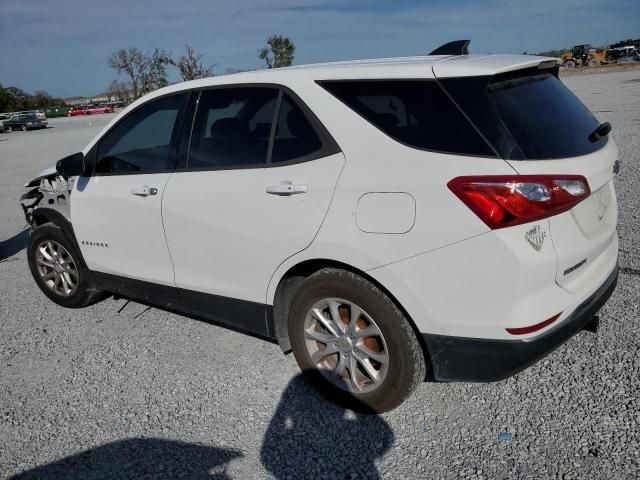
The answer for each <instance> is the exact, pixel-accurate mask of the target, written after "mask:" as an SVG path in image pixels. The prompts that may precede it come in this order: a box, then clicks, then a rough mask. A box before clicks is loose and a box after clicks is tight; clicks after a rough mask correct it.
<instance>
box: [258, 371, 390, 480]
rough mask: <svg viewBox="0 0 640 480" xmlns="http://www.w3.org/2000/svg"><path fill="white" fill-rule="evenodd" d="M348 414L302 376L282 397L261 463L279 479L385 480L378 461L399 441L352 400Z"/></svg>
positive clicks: (263, 447) (270, 428)
mask: <svg viewBox="0 0 640 480" xmlns="http://www.w3.org/2000/svg"><path fill="white" fill-rule="evenodd" d="M349 404H350V407H351V408H353V409H354V410H357V411H358V412H359V413H356V412H354V411H353V410H350V409H346V408H344V407H341V406H339V405H336V404H335V403H333V402H330V401H329V400H327V399H325V398H324V396H323V395H322V394H321V393H320V392H319V391H318V390H317V388H315V387H314V385H312V384H311V382H310V381H309V380H308V379H307V378H305V377H304V376H303V375H298V376H296V377H295V378H294V379H293V380H291V382H290V383H289V385H287V388H286V389H285V391H284V393H283V394H282V398H281V399H280V403H279V404H278V407H277V409H276V413H275V414H274V416H273V418H272V419H271V422H270V423H269V427H268V428H267V432H266V433H265V436H264V439H263V442H262V449H261V451H260V460H261V462H262V464H263V465H264V467H265V468H266V469H267V471H269V473H271V474H272V475H273V476H274V477H275V478H277V479H285V478H331V479H334V478H335V479H350V478H370V479H378V478H381V475H380V473H379V472H378V470H377V469H376V466H375V463H374V462H375V461H376V460H378V459H380V457H382V456H383V455H384V454H385V452H386V451H387V450H388V449H389V448H390V447H391V445H392V444H393V441H394V434H393V430H392V429H391V427H390V426H389V424H388V423H387V422H386V421H385V420H384V419H383V418H382V417H380V416H379V415H376V414H375V413H370V412H369V413H368V412H367V408H366V407H365V406H364V405H363V404H358V402H357V401H356V400H355V399H353V400H351V399H350V400H349Z"/></svg>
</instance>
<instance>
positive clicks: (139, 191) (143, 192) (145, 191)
mask: <svg viewBox="0 0 640 480" xmlns="http://www.w3.org/2000/svg"><path fill="white" fill-rule="evenodd" d="M131 193H132V194H134V195H138V196H139V197H148V196H149V195H157V194H158V189H157V188H154V187H149V186H147V185H142V186H141V187H136V188H134V189H133V190H131Z"/></svg>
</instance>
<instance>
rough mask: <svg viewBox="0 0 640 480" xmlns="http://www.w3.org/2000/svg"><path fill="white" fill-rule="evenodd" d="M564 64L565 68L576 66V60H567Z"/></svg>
mask: <svg viewBox="0 0 640 480" xmlns="http://www.w3.org/2000/svg"><path fill="white" fill-rule="evenodd" d="M562 66H563V67H564V68H576V62H574V61H573V60H567V61H566V62H564V64H563V65H562Z"/></svg>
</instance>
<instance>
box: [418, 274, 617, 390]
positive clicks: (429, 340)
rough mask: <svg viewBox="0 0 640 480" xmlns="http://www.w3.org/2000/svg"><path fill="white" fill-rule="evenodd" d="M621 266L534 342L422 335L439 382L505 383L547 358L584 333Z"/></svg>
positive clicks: (614, 283)
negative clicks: (581, 331) (582, 331)
mask: <svg viewBox="0 0 640 480" xmlns="http://www.w3.org/2000/svg"><path fill="white" fill-rule="evenodd" d="M617 282H618V267H617V266H616V268H615V269H614V270H613V272H612V273H611V275H609V277H608V278H607V280H606V281H605V282H604V283H603V284H602V285H601V286H600V287H599V288H598V290H596V292H595V293H594V294H593V295H591V297H589V298H588V299H587V300H586V301H584V302H583V303H582V304H580V305H579V306H578V307H577V308H576V309H575V311H574V312H573V313H572V314H571V315H570V316H569V317H568V318H566V319H565V320H564V321H562V323H561V324H559V325H558V326H556V327H555V328H552V329H550V330H548V331H547V332H545V333H544V334H542V335H540V336H539V337H536V338H535V339H533V340H528V341H524V340H491V339H482V338H463V337H451V336H443V335H431V334H422V336H423V338H424V341H425V344H426V345H427V348H428V350H429V354H430V356H431V364H432V365H433V372H434V376H435V379H436V380H438V381H444V382H451V381H469V382H493V381H497V380H503V379H505V378H507V377H510V376H511V375H514V374H515V373H518V372H519V371H521V370H524V369H525V368H527V367H528V366H529V365H531V364H533V363H535V362H536V361H538V360H539V359H540V358H542V357H544V356H545V355H547V354H548V353H550V352H551V351H553V350H554V349H555V348H557V347H558V346H560V345H561V344H562V343H564V342H565V341H567V340H568V339H569V338H570V337H572V336H573V335H575V334H576V333H577V332H579V331H580V330H582V329H583V328H584V327H585V325H587V324H588V323H589V322H590V321H591V320H592V319H593V317H594V316H595V314H596V313H597V312H598V310H600V308H601V307H602V306H603V305H604V304H605V303H606V301H607V300H608V299H609V297H610V296H611V294H612V293H613V291H614V290H615V288H616V284H617Z"/></svg>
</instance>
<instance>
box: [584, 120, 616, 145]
mask: <svg viewBox="0 0 640 480" xmlns="http://www.w3.org/2000/svg"><path fill="white" fill-rule="evenodd" d="M610 131H611V124H610V123H609V122H604V123H601V124H600V125H598V128H596V129H595V130H594V131H593V132H591V135H589V141H590V142H591V143H595V142H597V141H598V140H600V139H601V138H602V137H606V136H607V135H609V132H610Z"/></svg>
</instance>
